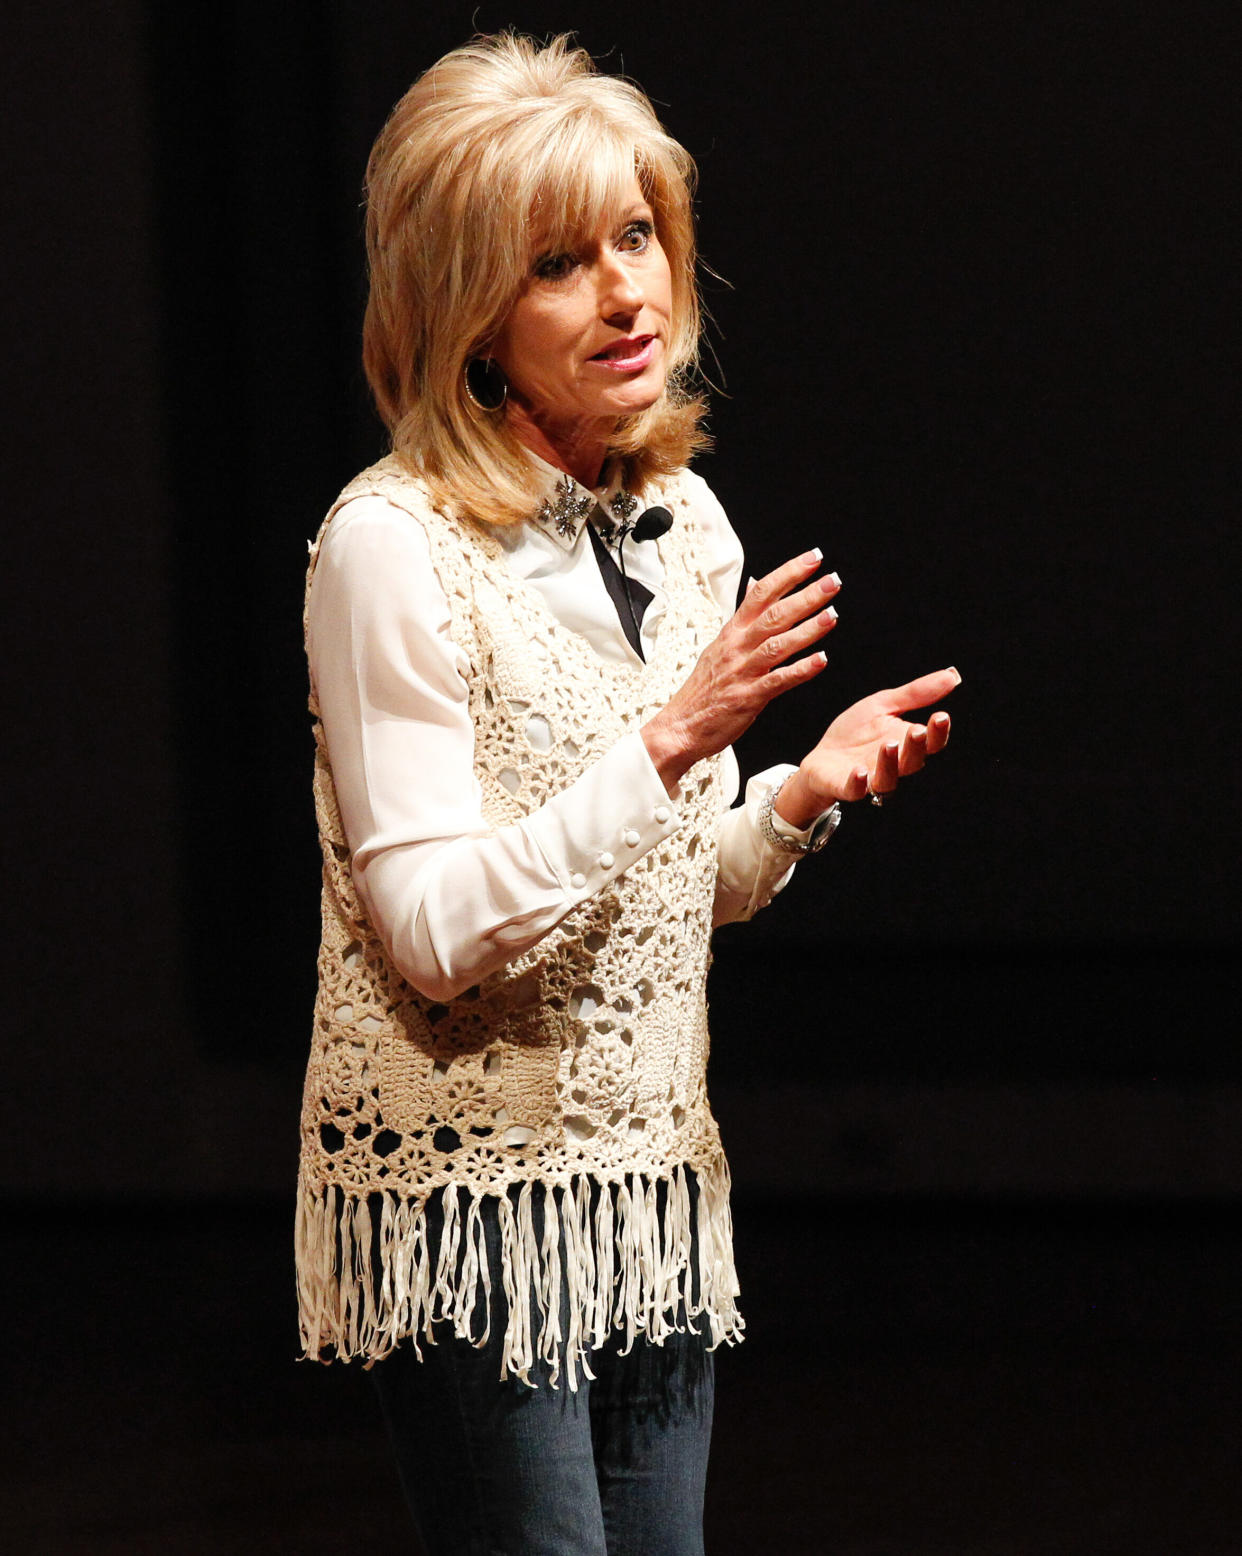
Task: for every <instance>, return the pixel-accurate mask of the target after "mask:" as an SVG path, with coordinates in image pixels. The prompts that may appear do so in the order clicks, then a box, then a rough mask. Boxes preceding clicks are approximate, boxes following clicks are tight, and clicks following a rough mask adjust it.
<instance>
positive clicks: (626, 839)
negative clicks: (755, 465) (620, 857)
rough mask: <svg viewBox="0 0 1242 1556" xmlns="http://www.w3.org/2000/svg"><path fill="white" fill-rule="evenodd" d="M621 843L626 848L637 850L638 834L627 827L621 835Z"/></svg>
mask: <svg viewBox="0 0 1242 1556" xmlns="http://www.w3.org/2000/svg"><path fill="white" fill-rule="evenodd" d="M621 841H622V842H623V843H624V844H625V846H626V847H627V848H637V847H638V833H637V832H635V831H634V829H633V827H627V828H626V830H625V831H624V832H623V833H622V834H621Z"/></svg>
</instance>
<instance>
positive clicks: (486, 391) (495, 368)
mask: <svg viewBox="0 0 1242 1556" xmlns="http://www.w3.org/2000/svg"><path fill="white" fill-rule="evenodd" d="M462 382H463V383H464V384H465V386H466V394H467V396H468V398H469V400H470V402H471V404H473V405H477V406H478V408H479V409H480V410H481V411H499V410H502V409H503V408H504V403H505V401H506V400H507V399H508V398H509V380H508V379H507V378H506V377H505V373H504V369H503V368H502V367H501V365H500V363H499V362H497V361H496V359H495V357H471V358H470V360H469V362H467V363H466V365H465V367H464V368H463V369H462Z"/></svg>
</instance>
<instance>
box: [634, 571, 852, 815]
mask: <svg viewBox="0 0 1242 1556" xmlns="http://www.w3.org/2000/svg"><path fill="white" fill-rule="evenodd" d="M822 561H823V555H822V553H821V552H820V551H818V550H815V551H808V552H805V553H804V554H803V555H802V556H799V557H794V558H793V559H792V560H791V561H788V562H786V563H784V564H783V566H781V567H778V568H777V569H776V570H775V571H774V572H771V573H769V574H768V575H767V576H766V577H765V578H761V579H759V581H758V582H757V583H755V584H752V585H751V587H750V588H749V589H748V590H747V593H746V597H745V599H743V601H742V603H741V604H740V605H739V606H738V608H737V610H736V611H734V613H733V615H732V616H731V617H730V618H729V620H728V621H727V622H726V623H725V624H724V626H723V627H722V628H721V629H720V632H719V633H718V635H717V636H716V637H715V638H713V639H712V641H711V642H710V643H709V644H708V645H707V647H706V648H705V649H704V650H703V653H702V656H701V657H700V659H699V662H698V664H697V665H695V667H694V669H693V670H692V671H691V672H690V677H689V679H688V680H687V681H686V682H685V684H684V685H683V686H682V687H681V688H680V689H679V690H678V691H676V692H675V693H674V694H673V696H672V697H671V698H670V700H669V702H668V703H667V704H666V705H665V706H664V707H663V708H661V710H660V712H659V713H657V714H656V715H655V717H654V718H652V719H651V720H649V721H648V722H647V723H646V724H644V725H643V727H642V736H643V740H644V742H645V743H646V746H647V751H648V753H649V755H650V757H651V760H652V762H653V763H654V765H655V769H656V771H657V772H658V773H659V775H660V777H661V779H662V780H663V782H664V786H665V788H666V789H667V790H668V792H669V794H670V796H671V795H675V793H676V791H677V784H678V782H679V780H680V779H681V777H682V775H683V774H684V773H686V772H687V771H688V770H689V769H690V768H691V767H693V766H694V764H695V762H698V761H700V760H701V759H702V758H703V757H706V756H714V755H715V753H716V752H717V751H723V750H724V748H725V747H726V746H729V745H732V744H733V742H734V741H735V740H737V738H738V737H739V736H740V735H741V734H743V733H744V732H745V730H747V729H748V728H749V727H750V725H751V724H752V723H753V722H754V720H755V719H756V718H757V717H758V716H759V714H760V713H762V711H763V710H764V708H766V707H767V705H768V703H770V702H771V701H772V699H773V698H774V697H779V696H780V694H781V693H782V692H786V691H788V690H789V689H790V688H791V687H793V686H801V685H802V684H803V683H804V682H806V681H810V680H812V679H813V678H814V677H815V676H817V675H818V674H819V673H820V671H821V670H822V669H823V668H824V666H825V665H826V664H827V663H828V659H827V656H826V655H825V654H823V653H814V654H807V655H805V657H802V658H795V657H794V656H795V655H799V654H802V651H803V650H804V649H807V648H810V646H811V645H812V644H813V643H817V642H818V641H819V639H820V638H822V637H823V636H824V635H825V634H826V633H828V632H831V631H832V629H833V627H834V626H836V622H837V613H836V611H835V610H833V609H832V607H831V606H830V605H829V604H828V602H829V601H830V600H831V599H832V598H833V596H834V595H835V594H836V593H837V590H838V589H840V587H841V580H840V579H839V578H838V577H837V575H836V574H835V573H829V574H828V575H827V577H824V578H817V579H815V580H814V582H813V583H807V582H806V580H807V579H808V578H810V576H811V574H812V573H814V572H815V571H816V569H817V568H818V567H819V565H820V563H821V562H822ZM799 586H802V587H799ZM791 590H792V591H795V592H793V593H791V592H790V591H791ZM791 660H792V661H793V662H792V663H790V662H789V661H791Z"/></svg>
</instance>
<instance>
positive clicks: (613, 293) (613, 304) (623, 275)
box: [599, 254, 645, 319]
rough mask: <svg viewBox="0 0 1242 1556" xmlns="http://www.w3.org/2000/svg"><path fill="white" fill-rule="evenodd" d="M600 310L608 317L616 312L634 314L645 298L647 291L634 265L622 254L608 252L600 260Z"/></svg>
mask: <svg viewBox="0 0 1242 1556" xmlns="http://www.w3.org/2000/svg"><path fill="white" fill-rule="evenodd" d="M599 293H600V312H601V314H602V316H603V317H604V318H605V319H607V318H610V317H611V316H612V315H614V314H626V315H629V316H632V315H634V314H636V313H637V312H638V310H639V309H640V308H641V307H642V305H643V302H644V300H645V293H644V292H643V289H642V286H641V284H640V281H639V277H638V276H637V275H636V274H635V272H634V268H633V266H632V265H628V264H627V263H626V262H625V260H624V259H623V258H622V257H621V255H620V254H607V255H605V256H604V257H603V258H602V259H601V261H600V270H599Z"/></svg>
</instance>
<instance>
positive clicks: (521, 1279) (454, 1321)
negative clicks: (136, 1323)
mask: <svg viewBox="0 0 1242 1556" xmlns="http://www.w3.org/2000/svg"><path fill="white" fill-rule="evenodd" d="M662 1185H663V1188H664V1195H663V1198H664V1203H663V1206H661V1204H660V1197H661V1193H660V1191H661V1186H662ZM594 1187H599V1188H600V1189H601V1190H602V1192H600V1193H598V1194H596V1195H595V1196H594V1205H592V1189H593V1188H594ZM537 1193H538V1194H541V1195H542V1201H543V1204H542V1209H543V1228H542V1236H541V1237H537V1236H536V1228H535V1215H534V1201H535V1195H536V1194H537ZM493 1198H494V1200H495V1203H496V1206H497V1208H498V1212H499V1221H500V1234H501V1268H500V1270H499V1271H498V1272H496V1273H497V1274H498V1275H499V1278H500V1280H501V1283H502V1289H503V1291H504V1297H505V1301H504V1315H505V1333H504V1345H503V1351H502V1359H501V1369H500V1376H501V1377H502V1378H503V1377H504V1376H505V1375H506V1374H507V1373H512V1374H513V1375H514V1376H516V1377H518V1378H521V1380H522V1381H523V1382H524V1383H527V1384H530V1385H531V1386H532V1387H534V1386H536V1385H535V1384H534V1382H533V1380H532V1378H531V1376H530V1370H531V1368H532V1367H533V1366H534V1365H535V1363H536V1362H537V1361H539V1362H543V1363H545V1364H546V1365H547V1367H548V1369H549V1372H548V1379H549V1382H550V1384H551V1386H552V1387H553V1388H556V1387H557V1386H558V1384H559V1380H560V1377H561V1373H562V1370H564V1372H565V1374H566V1377H567V1381H568V1385H569V1388H570V1389H571V1390H572V1391H575V1392H576V1391H577V1387H578V1368H579V1367H581V1369H582V1371H583V1373H584V1374H585V1376H586V1377H588V1378H590V1377H593V1376H594V1374H593V1373H592V1372H591V1369H590V1365H589V1361H588V1353H589V1352H590V1351H591V1350H593V1349H595V1348H596V1347H598V1346H599V1345H601V1344H603V1342H604V1341H605V1339H606V1338H607V1337H608V1336H609V1334H610V1333H612V1332H613V1331H614V1330H615V1331H619V1332H622V1333H623V1334H624V1336H625V1349H626V1351H628V1350H629V1349H630V1347H631V1346H632V1345H633V1344H634V1341H635V1340H636V1339H637V1338H638V1337H639V1336H640V1335H641V1336H644V1337H645V1338H646V1339H647V1340H648V1341H649V1342H651V1343H653V1344H656V1345H661V1344H663V1342H664V1341H665V1340H666V1339H667V1338H668V1336H669V1335H670V1334H672V1333H674V1332H676V1331H679V1330H681V1329H683V1328H684V1327H686V1326H687V1325H688V1327H689V1328H690V1329H691V1330H692V1331H693V1332H694V1333H696V1334H697V1333H701V1332H703V1331H704V1328H705V1330H706V1332H707V1333H708V1334H709V1335H710V1346H709V1349H711V1350H715V1348H716V1347H717V1346H718V1345H719V1344H720V1343H721V1342H722V1341H728V1343H729V1344H730V1345H733V1344H736V1343H737V1342H738V1341H739V1340H740V1339H741V1338H742V1331H743V1328H744V1327H745V1326H744V1323H743V1320H742V1317H741V1315H740V1313H739V1312H738V1310H737V1304H736V1298H737V1293H738V1284H737V1274H736V1271H735V1269H734V1264H733V1226H732V1217H731V1215H730V1211H729V1173H728V1168H727V1166H725V1164H724V1162H723V1160H722V1161H721V1162H720V1164H719V1166H718V1167H715V1168H713V1169H711V1170H709V1171H707V1172H704V1173H701V1174H699V1175H698V1195H697V1207H696V1205H695V1202H694V1196H693V1195H692V1193H691V1187H690V1182H689V1178H688V1175H687V1169H686V1168H685V1167H683V1166H678V1167H676V1168H674V1169H673V1171H672V1173H671V1175H670V1176H669V1177H667V1178H664V1179H655V1178H647V1177H644V1176H642V1175H641V1174H637V1173H636V1174H633V1175H632V1176H630V1177H629V1178H627V1179H625V1180H623V1181H622V1182H621V1183H620V1184H619V1185H618V1186H617V1188H616V1192H615V1196H614V1194H613V1193H611V1192H609V1191H608V1185H607V1184H599V1185H597V1184H596V1183H595V1181H594V1180H593V1179H592V1178H590V1177H589V1176H587V1175H585V1174H584V1175H581V1176H578V1177H576V1178H574V1179H573V1180H571V1182H570V1183H569V1184H568V1185H559V1186H553V1185H550V1184H542V1183H541V1184H535V1183H531V1182H526V1183H523V1184H522V1187H521V1189H520V1190H519V1193H518V1196H517V1201H516V1203H514V1202H513V1201H512V1200H511V1199H510V1198H509V1197H508V1195H503V1194H502V1195H495V1196H493ZM614 1198H615V1211H614ZM442 1202H443V1212H444V1228H443V1232H442V1235H441V1237H440V1245H439V1249H438V1250H437V1251H436V1256H435V1257H434V1258H433V1257H432V1252H433V1251H432V1249H431V1246H430V1240H429V1237H428V1228H427V1220H426V1214H425V1205H424V1202H423V1201H421V1200H406V1199H401V1198H400V1197H398V1196H397V1195H396V1194H395V1193H393V1192H392V1191H391V1190H389V1191H385V1192H384V1193H383V1196H382V1206H383V1208H382V1212H381V1216H380V1224H379V1227H378V1232H377V1229H376V1227H375V1226H374V1224H373V1218H372V1213H371V1205H370V1203H369V1202H368V1200H367V1198H366V1197H365V1196H363V1197H360V1198H355V1197H353V1196H350V1195H347V1194H344V1193H343V1192H342V1191H341V1190H340V1188H338V1187H337V1186H335V1185H332V1186H329V1187H328V1188H327V1189H324V1190H320V1191H317V1192H316V1191H303V1193H302V1194H301V1195H300V1197H299V1202H298V1214H297V1227H296V1234H295V1244H296V1250H297V1278H298V1306H299V1312H300V1323H301V1332H302V1344H303V1349H304V1353H305V1355H307V1356H311V1357H317V1358H321V1359H326V1358H324V1357H323V1353H324V1352H325V1351H326V1350H327V1351H331V1352H332V1353H333V1354H334V1355H335V1357H336V1358H337V1359H338V1360H340V1361H350V1360H352V1359H353V1358H355V1357H360V1358H363V1360H364V1365H366V1366H368V1367H369V1366H370V1365H371V1364H372V1362H376V1361H379V1360H381V1359H382V1358H383V1357H385V1356H387V1355H389V1354H390V1353H391V1352H392V1351H393V1350H395V1349H396V1346H397V1344H398V1343H399V1342H400V1341H402V1340H409V1341H410V1342H412V1343H413V1346H414V1349H415V1352H416V1353H417V1354H418V1356H419V1357H420V1358H421V1356H422V1350H421V1346H420V1341H422V1340H425V1341H427V1343H429V1344H434V1343H435V1341H434V1336H433V1335H432V1333H431V1326H432V1325H433V1324H436V1323H448V1324H451V1326H452V1329H453V1333H454V1334H455V1335H457V1336H458V1337H459V1338H462V1339H467V1340H470V1341H472V1343H474V1344H476V1345H479V1346H482V1345H483V1344H485V1343H486V1341H487V1339H488V1338H489V1336H490V1334H491V1328H492V1320H493V1311H492V1291H493V1286H492V1278H493V1272H492V1270H491V1269H490V1267H489V1261H488V1253H487V1245H486V1240H485V1236H484V1227H483V1211H482V1196H480V1195H478V1194H475V1195H471V1194H470V1192H469V1191H468V1190H467V1189H465V1188H463V1187H461V1186H459V1185H457V1184H451V1185H449V1187H447V1188H446V1189H444V1190H443V1201H442ZM692 1221H693V1224H694V1229H695V1230H696V1231H697V1233H698V1248H697V1254H698V1258H697V1268H695V1269H692V1268H691V1256H692V1252H693V1251H694V1244H693V1241H692V1237H691V1230H692ZM373 1250H377V1251H378V1263H379V1268H378V1270H376V1269H375V1268H374V1267H373ZM338 1255H339V1257H338ZM562 1286H563V1288H564V1291H565V1294H566V1297H567V1299H568V1300H567V1302H566V1303H565V1304H564V1306H565V1307H566V1308H567V1310H568V1311H567V1324H566V1329H565V1332H564V1333H562V1312H561V1309H562V1303H561V1291H562ZM480 1302H481V1303H482V1314H481V1324H482V1328H481V1332H480V1331H479V1323H480V1317H479V1316H476V1315H477V1314H478V1309H479V1304H480Z"/></svg>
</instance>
